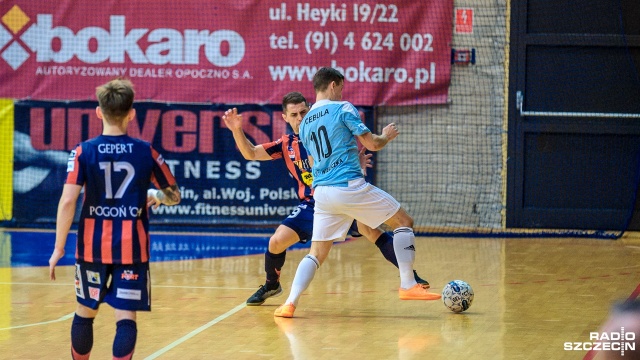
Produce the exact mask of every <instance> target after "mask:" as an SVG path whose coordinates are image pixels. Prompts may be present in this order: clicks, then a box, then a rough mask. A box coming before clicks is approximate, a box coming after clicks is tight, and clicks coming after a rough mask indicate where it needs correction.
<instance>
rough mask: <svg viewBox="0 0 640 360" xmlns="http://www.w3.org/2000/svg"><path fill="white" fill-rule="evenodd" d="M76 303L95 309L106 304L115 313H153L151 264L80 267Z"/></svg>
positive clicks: (92, 264) (80, 263) (82, 263)
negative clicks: (151, 311)
mask: <svg viewBox="0 0 640 360" xmlns="http://www.w3.org/2000/svg"><path fill="white" fill-rule="evenodd" d="M76 299H77V300H78V303H80V304H82V305H84V306H86V307H89V308H91V309H94V310H95V309H98V307H99V306H100V304H101V303H102V302H106V303H107V304H109V305H111V307H113V308H114V309H119V310H130V311H150V310H151V277H150V275H149V263H141V264H132V265H120V264H95V263H88V262H78V263H76Z"/></svg>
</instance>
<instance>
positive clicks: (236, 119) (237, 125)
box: [222, 108, 242, 131]
mask: <svg viewBox="0 0 640 360" xmlns="http://www.w3.org/2000/svg"><path fill="white" fill-rule="evenodd" d="M222 120H224V123H225V125H227V128H228V129H229V130H231V131H234V130H242V115H240V114H238V109H236V108H233V109H229V110H227V111H225V112H224V115H222Z"/></svg>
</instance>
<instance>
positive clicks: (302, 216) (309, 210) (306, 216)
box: [282, 200, 362, 244]
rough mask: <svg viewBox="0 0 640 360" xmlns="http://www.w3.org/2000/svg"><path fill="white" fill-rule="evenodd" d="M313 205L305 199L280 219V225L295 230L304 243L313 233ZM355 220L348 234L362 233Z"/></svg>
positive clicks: (356, 234)
mask: <svg viewBox="0 0 640 360" xmlns="http://www.w3.org/2000/svg"><path fill="white" fill-rule="evenodd" d="M313 207H314V202H312V201H308V200H305V201H303V202H301V203H300V204H299V205H298V207H297V208H296V209H295V210H293V212H291V215H289V216H288V217H287V218H286V219H284V220H282V225H284V226H286V227H288V228H290V229H291V230H293V231H295V232H296V234H298V237H299V238H300V242H301V243H303V244H305V243H306V242H307V241H309V239H311V236H312V235H313ZM356 224H357V223H356V221H355V220H354V221H353V224H351V228H350V229H349V236H352V237H360V236H362V234H360V233H359V232H358V226H357V225H356Z"/></svg>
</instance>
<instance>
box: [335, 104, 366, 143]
mask: <svg viewBox="0 0 640 360" xmlns="http://www.w3.org/2000/svg"><path fill="white" fill-rule="evenodd" d="M341 117H342V122H343V123H344V124H345V126H346V127H347V128H349V131H351V133H352V134H353V135H354V136H358V135H362V134H364V133H368V132H371V130H369V128H367V126H366V125H365V124H364V123H363V122H362V120H361V119H360V113H359V112H358V109H356V107H355V106H353V105H352V104H351V103H349V102H345V103H344V104H343V105H342V113H341Z"/></svg>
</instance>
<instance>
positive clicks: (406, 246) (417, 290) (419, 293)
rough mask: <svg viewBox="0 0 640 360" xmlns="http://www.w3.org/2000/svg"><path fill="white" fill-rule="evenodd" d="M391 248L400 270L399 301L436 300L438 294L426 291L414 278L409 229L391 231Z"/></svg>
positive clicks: (412, 242)
mask: <svg viewBox="0 0 640 360" xmlns="http://www.w3.org/2000/svg"><path fill="white" fill-rule="evenodd" d="M393 237H394V239H393V246H394V249H395V253H396V257H397V261H398V269H399V270H400V288H399V289H398V296H399V297H400V300H438V299H440V298H441V296H440V294H434V293H430V292H428V291H427V289H425V288H423V287H422V286H421V285H420V284H418V283H417V282H416V280H415V278H414V276H415V270H413V262H414V260H415V251H416V247H415V236H414V235H413V229H412V228H410V227H399V228H397V229H395V230H394V231H393Z"/></svg>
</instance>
